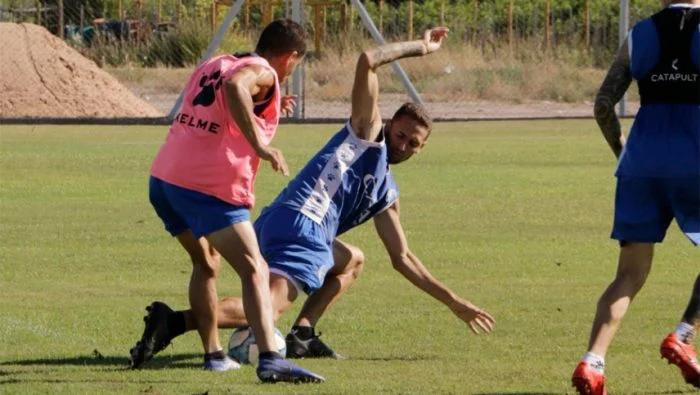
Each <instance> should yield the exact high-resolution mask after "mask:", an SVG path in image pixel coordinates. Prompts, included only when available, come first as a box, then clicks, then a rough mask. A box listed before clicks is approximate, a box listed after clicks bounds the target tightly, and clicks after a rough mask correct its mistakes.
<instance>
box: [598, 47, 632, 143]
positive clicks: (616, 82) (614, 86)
mask: <svg viewBox="0 0 700 395" xmlns="http://www.w3.org/2000/svg"><path fill="white" fill-rule="evenodd" d="M631 83H632V74H631V72H630V59H629V53H628V51H627V42H626V41H625V43H624V44H623V45H622V47H621V48H620V50H619V52H618V53H617V56H616V57H615V61H614V62H613V64H612V66H610V70H608V74H607V76H606V77H605V80H604V81H603V84H602V85H601V87H600V89H599V90H598V94H597V95H596V98H595V107H594V108H595V110H594V111H595V119H596V121H597V122H598V126H600V130H601V131H602V132H603V136H604V137H605V140H606V141H607V142H608V145H610V148H611V149H612V150H613V153H614V154H615V156H617V157H619V156H620V153H621V152H622V140H621V139H622V131H621V127H620V120H619V119H618V118H617V114H616V113H615V104H617V103H618V102H619V101H620V99H622V96H624V94H625V92H626V91H627V88H629V86H630V84H631Z"/></svg>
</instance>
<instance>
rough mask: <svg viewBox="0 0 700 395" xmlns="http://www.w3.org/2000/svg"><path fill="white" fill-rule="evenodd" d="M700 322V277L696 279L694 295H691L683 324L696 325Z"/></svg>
mask: <svg viewBox="0 0 700 395" xmlns="http://www.w3.org/2000/svg"><path fill="white" fill-rule="evenodd" d="M698 321H700V275H698V277H697V278H696V279H695V286H694V287H693V293H692V295H690V301H689V302H688V308H686V309H685V313H683V322H685V323H687V324H690V325H695V324H696V323H697V322H698Z"/></svg>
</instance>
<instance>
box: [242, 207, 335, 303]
mask: <svg viewBox="0 0 700 395" xmlns="http://www.w3.org/2000/svg"><path fill="white" fill-rule="evenodd" d="M255 233H256V234H257V237H258V243H259V244H260V252H261V253H262V256H263V257H264V258H265V260H266V261H267V265H268V267H269V268H270V273H275V274H279V275H281V276H283V277H285V278H287V279H288V280H289V281H291V282H292V284H294V285H295V286H296V288H297V289H298V290H300V291H303V292H305V293H306V294H312V293H314V292H316V291H317V290H318V289H319V288H321V285H323V280H324V279H325V277H326V273H327V272H328V270H329V269H330V268H331V267H333V239H332V238H331V239H329V237H328V236H327V235H326V233H325V232H324V230H323V228H322V227H321V226H320V225H318V224H317V223H315V222H314V221H312V220H311V218H309V217H307V216H306V215H304V214H302V213H300V212H298V211H295V210H292V209H290V208H287V207H275V208H272V209H265V210H263V212H262V214H260V217H258V219H257V220H256V221H255Z"/></svg>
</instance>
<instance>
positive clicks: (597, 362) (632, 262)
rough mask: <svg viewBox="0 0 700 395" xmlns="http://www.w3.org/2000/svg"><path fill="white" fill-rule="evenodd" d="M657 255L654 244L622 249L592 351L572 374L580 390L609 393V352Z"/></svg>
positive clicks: (601, 309)
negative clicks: (607, 361) (606, 368)
mask: <svg viewBox="0 0 700 395" xmlns="http://www.w3.org/2000/svg"><path fill="white" fill-rule="evenodd" d="M653 256H654V245H653V244H652V243H626V244H625V245H624V246H623V247H622V248H621V249H620V259H619V262H618V266H617V275H616V276H615V279H614V280H613V282H612V283H610V285H608V288H607V289H606V290H605V292H603V295H602V296H601V297H600V300H599V301H598V308H597V310H596V315H595V319H594V321H593V328H592V330H591V337H590V340H589V343H588V353H586V355H585V356H584V358H583V360H582V361H581V363H579V365H578V366H577V367H576V370H575V371H574V375H573V377H572V383H573V385H574V386H575V387H576V388H577V389H578V391H579V393H588V394H606V391H605V376H604V369H605V354H606V352H607V350H608V347H609V346H610V343H611V342H612V339H613V337H614V336H615V333H616V332H617V330H618V328H619V327H620V322H621V321H622V317H624V315H625V313H626V312H627V309H628V308H629V305H630V303H632V300H633V299H634V297H635V296H636V295H637V293H638V292H639V290H640V289H642V286H644V283H645V281H646V279H647V275H648V274H649V270H650V269H651V261H652V258H653Z"/></svg>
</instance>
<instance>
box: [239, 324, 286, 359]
mask: <svg viewBox="0 0 700 395" xmlns="http://www.w3.org/2000/svg"><path fill="white" fill-rule="evenodd" d="M275 346H276V348H277V352H279V353H280V354H281V355H282V356H283V357H284V356H285V355H286V354H287V342H286V341H285V340H284V336H282V332H280V331H279V329H277V328H275ZM259 354H260V351H259V350H258V345H257V344H255V335H253V331H252V330H251V329H250V327H246V328H238V329H236V330H235V331H233V333H232V334H231V338H230V339H229V341H228V356H229V357H231V358H233V359H235V360H236V361H238V362H240V363H250V364H253V365H255V364H257V363H258V355H259Z"/></svg>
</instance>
